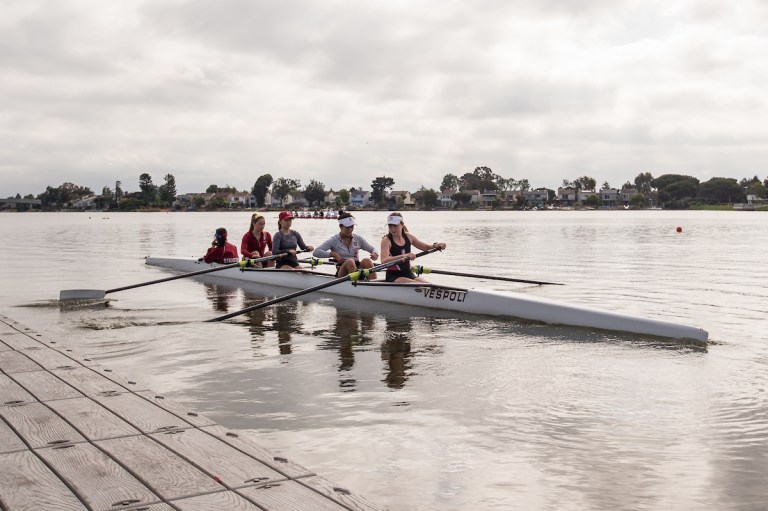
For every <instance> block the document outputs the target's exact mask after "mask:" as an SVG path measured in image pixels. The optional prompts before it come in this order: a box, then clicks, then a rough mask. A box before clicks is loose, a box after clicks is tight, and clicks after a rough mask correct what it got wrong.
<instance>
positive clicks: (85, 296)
mask: <svg viewBox="0 0 768 511" xmlns="http://www.w3.org/2000/svg"><path fill="white" fill-rule="evenodd" d="M279 257H281V256H280V255H271V256H267V257H260V258H258V259H245V260H243V261H238V262H236V263H231V264H224V265H221V266H216V267H214V268H206V269H205V270H198V271H193V272H190V273H182V274H181V275H174V276H173V277H166V278H164V279H157V280H150V281H149V282H142V283H141V284H133V285H130V286H124V287H116V288H115V289H107V290H104V289H65V290H63V291H61V292H60V293H59V300H101V299H102V298H104V295H106V294H107V293H115V292H117V291H125V290H126V289H133V288H136V287H143V286H149V285H151V284H159V283H161V282H168V281H169V280H176V279H184V278H187V277H193V276H195V275H202V274H203V273H211V272H214V271H220V270H226V269H227V268H237V267H238V266H240V267H245V266H251V265H253V264H255V263H260V262H263V261H269V260H271V259H277V258H279Z"/></svg>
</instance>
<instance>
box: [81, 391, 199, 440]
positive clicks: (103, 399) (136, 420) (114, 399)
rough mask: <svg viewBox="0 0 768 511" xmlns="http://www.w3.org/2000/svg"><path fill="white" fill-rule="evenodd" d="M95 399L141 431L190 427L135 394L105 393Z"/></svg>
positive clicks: (150, 431)
mask: <svg viewBox="0 0 768 511" xmlns="http://www.w3.org/2000/svg"><path fill="white" fill-rule="evenodd" d="M95 400H96V401H98V402H99V404H101V405H102V406H104V407H105V408H107V409H109V410H110V411H112V413H114V414H115V415H117V416H118V417H121V418H123V419H124V420H126V421H127V422H129V423H131V424H132V425H133V426H134V427H135V428H137V429H138V430H139V431H141V432H142V433H155V432H158V431H164V430H169V429H179V428H191V427H192V425H191V424H189V423H187V422H185V421H184V420H182V419H181V418H179V417H177V416H176V415H174V414H172V413H170V412H167V411H165V410H164V409H162V408H160V407H159V406H157V405H156V404H154V403H151V402H149V401H147V400H146V399H144V398H142V397H141V396H137V395H136V394H132V393H124V394H107V395H103V396H96V397H95Z"/></svg>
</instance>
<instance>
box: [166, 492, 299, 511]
mask: <svg viewBox="0 0 768 511" xmlns="http://www.w3.org/2000/svg"><path fill="white" fill-rule="evenodd" d="M173 505H174V506H176V507H178V508H179V509H180V510H181V511H223V510H226V511H263V509H261V508H259V507H257V506H255V505H254V504H252V503H251V502H248V501H247V500H246V499H244V498H243V497H241V496H240V495H238V494H237V493H235V492H233V491H224V492H219V493H211V494H209V495H201V496H199V497H192V498H189V499H182V500H177V501H174V502H173ZM305 509H310V508H305Z"/></svg>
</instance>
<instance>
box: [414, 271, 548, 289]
mask: <svg viewBox="0 0 768 511" xmlns="http://www.w3.org/2000/svg"><path fill="white" fill-rule="evenodd" d="M424 273H439V274H441V275H453V276H455V277H471V278H475V279H488V280H503V281H506V282H521V283H523V284H538V285H549V286H562V285H563V284H560V283H557V282H545V281H542V280H526V279H513V278H510V277H496V276H493V275H476V274H473V273H461V272H458V271H446V270H435V269H434V268H429V270H428V271H427V269H426V268H425V271H424Z"/></svg>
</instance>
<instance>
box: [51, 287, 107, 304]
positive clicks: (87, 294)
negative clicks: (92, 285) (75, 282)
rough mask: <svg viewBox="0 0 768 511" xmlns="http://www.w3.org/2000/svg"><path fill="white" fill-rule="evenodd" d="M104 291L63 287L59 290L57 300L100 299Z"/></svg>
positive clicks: (104, 293)
mask: <svg viewBox="0 0 768 511" xmlns="http://www.w3.org/2000/svg"><path fill="white" fill-rule="evenodd" d="M106 293H107V292H106V291H105V290H104V289H64V290H62V291H60V292H59V300H60V301H65V300H101V299H103V298H104V296H105V295H106Z"/></svg>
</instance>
